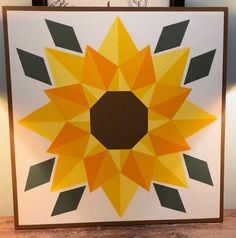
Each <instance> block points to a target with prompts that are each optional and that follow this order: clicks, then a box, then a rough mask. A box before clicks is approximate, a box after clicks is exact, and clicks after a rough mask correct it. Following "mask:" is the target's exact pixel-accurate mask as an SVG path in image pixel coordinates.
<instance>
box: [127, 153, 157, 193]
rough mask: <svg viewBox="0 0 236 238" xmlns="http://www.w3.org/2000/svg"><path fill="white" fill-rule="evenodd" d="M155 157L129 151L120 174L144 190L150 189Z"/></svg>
mask: <svg viewBox="0 0 236 238" xmlns="http://www.w3.org/2000/svg"><path fill="white" fill-rule="evenodd" d="M154 162H155V157H153V156H150V155H147V154H143V153H140V152H137V151H131V152H130V153H129V156H128V158H127V160H126V162H125V165H124V167H123V169H122V174H124V175H125V176H126V177H128V178H129V179H131V180H132V181H134V182H135V183H137V184H138V185H140V186H141V187H143V188H144V189H146V190H149V189H150V184H151V181H152V176H153V169H154V164H155V163H154Z"/></svg>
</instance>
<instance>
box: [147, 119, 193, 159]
mask: <svg viewBox="0 0 236 238" xmlns="http://www.w3.org/2000/svg"><path fill="white" fill-rule="evenodd" d="M149 136H150V138H151V141H152V145H153V148H154V149H155V152H156V155H158V156H160V155H166V154H171V153H176V152H180V151H184V150H189V149H190V147H189V145H188V144H187V142H186V141H185V138H184V137H183V136H182V135H181V134H180V132H179V131H178V130H177V129H176V127H175V126H174V124H173V123H172V122H168V123H166V124H164V125H162V126H160V127H158V128H156V129H154V130H152V131H150V132H149Z"/></svg>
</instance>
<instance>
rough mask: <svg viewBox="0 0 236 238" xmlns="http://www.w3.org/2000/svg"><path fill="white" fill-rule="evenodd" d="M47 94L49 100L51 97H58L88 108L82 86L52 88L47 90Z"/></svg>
mask: <svg viewBox="0 0 236 238" xmlns="http://www.w3.org/2000/svg"><path fill="white" fill-rule="evenodd" d="M45 92H46V94H47V95H48V97H49V98H51V96H57V97H60V98H63V99H65V100H68V101H70V102H73V103H76V104H79V105H81V106H83V107H88V102H87V100H86V97H85V95H84V91H83V88H82V86H81V84H75V85H69V86H64V87H57V88H52V89H48V90H45Z"/></svg>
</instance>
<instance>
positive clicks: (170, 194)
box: [153, 183, 186, 213]
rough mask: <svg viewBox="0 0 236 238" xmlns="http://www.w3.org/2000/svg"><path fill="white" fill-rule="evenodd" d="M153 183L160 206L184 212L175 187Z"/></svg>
mask: <svg viewBox="0 0 236 238" xmlns="http://www.w3.org/2000/svg"><path fill="white" fill-rule="evenodd" d="M153 185H154V188H155V190H156V194H157V196H158V198H159V201H160V203H161V206H162V207H166V208H169V209H172V210H175V211H179V212H184V213H186V210H185V208H184V205H183V202H182V199H181V197H180V195H179V192H178V190H177V189H174V188H169V187H166V186H163V185H160V184H155V183H153Z"/></svg>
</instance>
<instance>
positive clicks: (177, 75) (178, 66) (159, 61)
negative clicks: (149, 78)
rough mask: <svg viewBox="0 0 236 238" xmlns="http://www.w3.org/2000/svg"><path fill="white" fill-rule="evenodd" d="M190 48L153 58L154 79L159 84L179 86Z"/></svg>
mask: <svg viewBox="0 0 236 238" xmlns="http://www.w3.org/2000/svg"><path fill="white" fill-rule="evenodd" d="M189 51H190V48H182V49H177V50H171V51H168V52H166V53H163V54H160V55H156V56H154V57H153V63H154V68H155V73H156V79H157V81H158V82H159V83H162V84H168V85H173V86H180V85H181V82H182V79H183V74H184V70H185V67H186V63H187V59H188V55H189Z"/></svg>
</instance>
